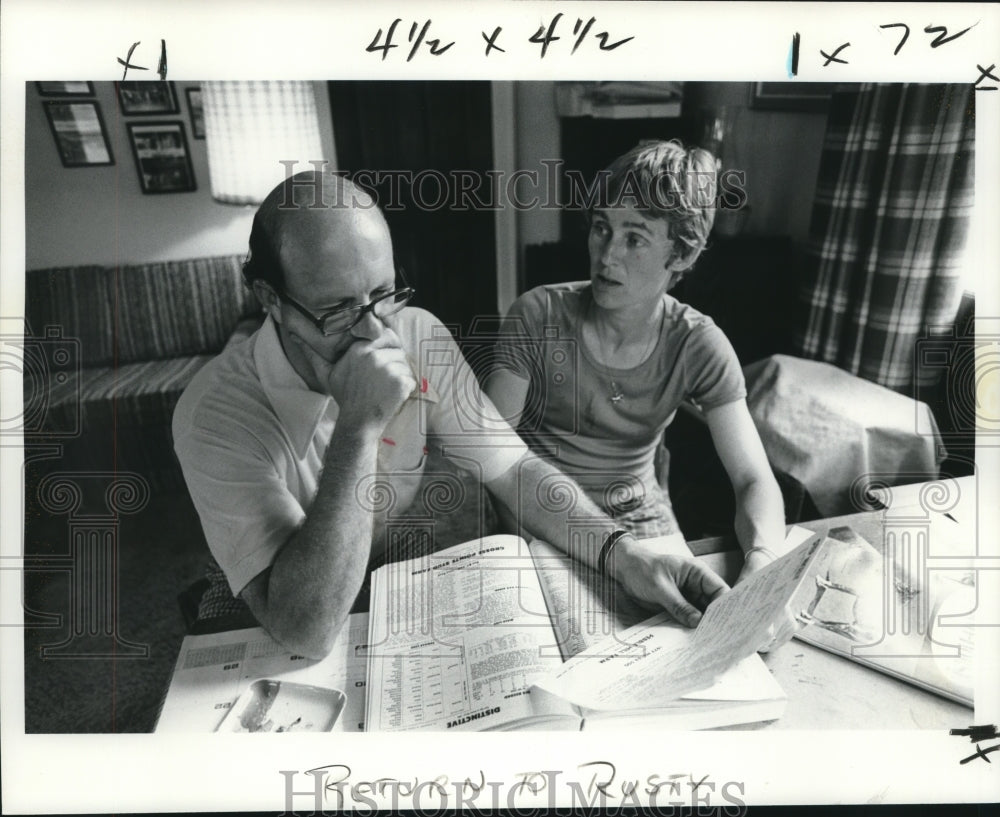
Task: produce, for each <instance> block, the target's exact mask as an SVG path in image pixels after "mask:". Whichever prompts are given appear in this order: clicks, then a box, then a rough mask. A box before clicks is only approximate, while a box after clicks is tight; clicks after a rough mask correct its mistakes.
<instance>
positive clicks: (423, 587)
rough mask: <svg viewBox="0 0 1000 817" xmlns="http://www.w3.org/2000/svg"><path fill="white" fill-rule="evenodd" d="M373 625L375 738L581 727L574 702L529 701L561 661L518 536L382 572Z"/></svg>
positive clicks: (371, 722)
mask: <svg viewBox="0 0 1000 817" xmlns="http://www.w3.org/2000/svg"><path fill="white" fill-rule="evenodd" d="M370 622H371V624H370V628H369V645H368V659H369V663H368V724H367V728H368V730H370V731H383V730H423V729H429V730H447V729H456V730H460V729H468V730H482V729H496V728H506V727H507V726H508V725H510V724H512V723H513V722H516V721H520V720H523V719H533V718H534V719H538V718H542V719H544V718H558V717H567V718H570V719H572V720H574V721H575V722H576V723H578V722H579V719H578V718H576V717H575V715H574V713H573V709H572V707H571V706H569V705H568V704H565V703H564V702H553V701H551V700H548V699H546V701H545V703H544V704H543V703H542V702H541V701H539V702H538V703H537V704H536V702H535V701H533V700H532V697H531V695H530V694H529V688H530V686H531V685H532V683H534V681H535V680H536V679H537V678H539V677H541V676H543V675H545V674H547V673H548V672H549V671H551V670H552V669H554V668H555V667H557V666H559V665H560V664H561V663H562V660H561V658H560V657H559V652H558V646H557V639H556V635H555V633H554V632H553V629H552V625H551V623H550V622H549V617H548V614H547V612H546V609H545V602H544V599H543V597H542V592H541V589H540V587H539V585H538V579H537V578H536V576H535V570H534V566H533V564H532V561H531V557H530V555H529V554H528V552H527V548H526V545H525V543H524V542H523V540H521V539H519V538H517V537H514V536H491V537H487V538H485V539H481V540H476V541H474V542H469V543H466V544H462V545H456V546H455V547H452V548H448V549H446V550H442V551H439V552H437V553H433V554H430V555H428V556H425V557H421V558H418V559H413V560H410V561H407V562H398V563H394V564H389V565H386V566H384V567H382V568H379V569H378V570H377V571H375V573H374V574H373V578H372V599H371V611H370Z"/></svg>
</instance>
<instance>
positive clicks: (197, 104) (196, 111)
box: [184, 88, 205, 139]
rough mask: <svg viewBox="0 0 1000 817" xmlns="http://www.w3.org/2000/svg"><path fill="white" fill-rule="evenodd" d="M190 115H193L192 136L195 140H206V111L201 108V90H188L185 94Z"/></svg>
mask: <svg viewBox="0 0 1000 817" xmlns="http://www.w3.org/2000/svg"><path fill="white" fill-rule="evenodd" d="M184 93H185V94H187V101H188V113H189V114H190V115H191V135H192V136H193V137H194V138H195V139H204V138H205V110H204V108H202V106H201V88H188V89H187V90H186V91H185V92H184Z"/></svg>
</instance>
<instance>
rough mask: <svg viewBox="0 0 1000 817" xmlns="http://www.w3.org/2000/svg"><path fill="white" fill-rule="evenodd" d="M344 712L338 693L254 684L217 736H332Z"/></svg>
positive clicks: (262, 682) (293, 685) (287, 683)
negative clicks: (332, 730)
mask: <svg viewBox="0 0 1000 817" xmlns="http://www.w3.org/2000/svg"><path fill="white" fill-rule="evenodd" d="M343 708H344V693H343V692H341V691H340V690H339V689H326V688H324V687H316V686H309V685H307V684H296V683H293V682H291V681H274V680H270V679H266V678H262V679H260V680H259V681H254V682H253V683H252V684H250V686H249V687H248V688H247V689H246V690H245V691H244V692H243V694H242V695H240V697H239V699H238V700H237V701H236V703H235V704H234V706H233V707H232V709H230V710H229V713H228V714H227V715H226V717H225V718H224V719H223V721H222V723H220V724H219V728H218V729H217V730H216V731H218V732H329V731H330V730H331V729H333V725H334V724H335V723H336V722H337V717H338V716H339V715H340V711H341V710H342V709H343Z"/></svg>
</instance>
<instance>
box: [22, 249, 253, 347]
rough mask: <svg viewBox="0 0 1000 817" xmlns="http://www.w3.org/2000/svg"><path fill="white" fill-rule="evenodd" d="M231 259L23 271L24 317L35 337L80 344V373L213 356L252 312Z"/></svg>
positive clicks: (236, 265)
mask: <svg viewBox="0 0 1000 817" xmlns="http://www.w3.org/2000/svg"><path fill="white" fill-rule="evenodd" d="M241 263H242V262H241V258H240V257H239V256H235V255H232V256H220V257H216V258H195V259H190V260H185V261H168V262H161V263H150V264H134V265H128V266H122V267H58V268H53V269H45V270H35V271H31V272H28V278H27V287H26V289H27V293H28V295H27V301H26V304H25V314H26V317H27V319H28V326H29V327H30V329H31V330H32V332H34V333H35V334H36V335H41V334H43V332H44V329H45V327H46V326H59V327H60V328H61V329H62V335H63V337H66V338H78V339H79V340H80V354H81V362H82V365H83V366H84V367H89V366H111V365H114V364H115V363H117V364H118V365H122V364H127V363H138V362H141V361H146V360H166V359H168V358H173V357H179V356H185V355H198V354H208V353H216V352H219V351H220V350H221V349H222V348H223V346H225V344H226V341H227V340H228V339H229V336H230V334H231V333H232V331H233V329H234V328H235V327H236V325H237V323H238V322H239V321H240V320H241V319H242V318H248V317H251V316H253V315H254V314H256V313H258V312H259V307H258V305H257V300H256V298H255V297H254V296H253V293H252V292H250V290H248V289H247V288H246V287H245V286H244V284H243V279H242V274H241V270H240V265H241Z"/></svg>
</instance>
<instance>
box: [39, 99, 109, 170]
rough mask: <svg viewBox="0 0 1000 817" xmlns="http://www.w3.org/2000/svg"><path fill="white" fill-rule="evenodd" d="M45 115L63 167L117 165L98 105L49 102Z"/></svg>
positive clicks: (94, 103) (46, 105) (46, 104)
mask: <svg viewBox="0 0 1000 817" xmlns="http://www.w3.org/2000/svg"><path fill="white" fill-rule="evenodd" d="M45 115H46V116H47V117H48V120H49V127H50V128H52V137H53V138H54V139H55V140H56V149H57V150H58V151H59V158H60V159H61V160H62V163H63V167H92V166H94V165H113V164H114V163H115V159H114V156H112V155H111V145H110V143H109V142H108V133H107V131H106V130H105V129H104V120H103V119H102V118H101V109H100V108H99V107H98V105H97V103H96V102H46V103H45Z"/></svg>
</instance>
